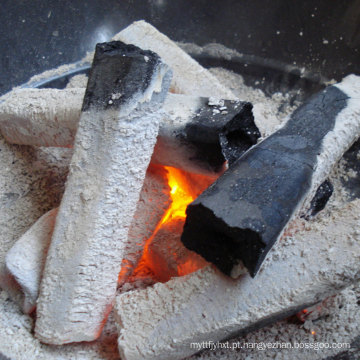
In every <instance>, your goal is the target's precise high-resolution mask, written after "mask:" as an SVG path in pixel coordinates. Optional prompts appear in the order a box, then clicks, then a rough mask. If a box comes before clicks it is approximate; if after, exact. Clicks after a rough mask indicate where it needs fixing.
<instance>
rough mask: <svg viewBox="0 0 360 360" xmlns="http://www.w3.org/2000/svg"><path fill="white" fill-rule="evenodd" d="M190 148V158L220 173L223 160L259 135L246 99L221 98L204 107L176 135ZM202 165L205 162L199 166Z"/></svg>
mask: <svg viewBox="0 0 360 360" xmlns="http://www.w3.org/2000/svg"><path fill="white" fill-rule="evenodd" d="M175 136H176V137H177V138H178V139H179V141H180V143H181V145H180V146H187V147H189V148H190V149H191V150H192V151H191V155H190V159H189V160H190V161H192V162H195V163H199V164H206V166H208V167H209V170H211V171H213V172H215V173H216V172H219V171H220V169H222V167H223V165H224V162H225V160H228V161H231V162H234V161H235V160H236V159H238V158H239V157H240V156H242V155H243V154H244V153H245V151H247V150H248V149H249V148H250V147H251V146H253V145H254V144H256V142H257V139H258V138H259V137H260V136H261V134H260V132H259V129H258V128H257V126H256V125H255V122H254V116H253V114H252V105H251V103H249V102H235V101H230V100H222V101H221V103H220V105H208V104H204V106H203V107H202V108H201V109H200V110H199V111H198V113H197V114H196V116H195V117H194V118H193V120H192V121H191V122H189V123H188V124H186V126H185V128H183V129H179V131H178V132H177V133H176V135H175ZM202 166H204V165H202Z"/></svg>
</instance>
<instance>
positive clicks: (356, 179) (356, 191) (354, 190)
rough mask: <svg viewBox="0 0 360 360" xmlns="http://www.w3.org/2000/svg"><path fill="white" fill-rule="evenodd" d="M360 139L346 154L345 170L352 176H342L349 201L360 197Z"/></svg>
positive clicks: (344, 158)
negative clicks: (359, 155)
mask: <svg viewBox="0 0 360 360" xmlns="http://www.w3.org/2000/svg"><path fill="white" fill-rule="evenodd" d="M359 153H360V139H358V140H357V141H356V142H355V143H354V144H353V145H352V146H351V148H350V149H349V150H348V151H347V152H346V153H345V154H344V156H343V160H345V161H344V162H343V166H344V170H345V171H346V172H347V173H349V174H352V176H346V177H345V176H343V177H341V178H340V179H341V183H342V186H343V187H344V188H345V189H346V190H347V193H348V196H349V201H352V200H355V199H360V161H359V157H358V154H359Z"/></svg>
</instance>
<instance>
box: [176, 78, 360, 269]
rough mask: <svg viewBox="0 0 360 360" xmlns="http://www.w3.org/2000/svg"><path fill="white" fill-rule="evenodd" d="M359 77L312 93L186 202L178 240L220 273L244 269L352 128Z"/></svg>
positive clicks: (299, 207) (313, 185) (295, 209)
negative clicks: (201, 190)
mask: <svg viewBox="0 0 360 360" xmlns="http://www.w3.org/2000/svg"><path fill="white" fill-rule="evenodd" d="M359 95H360V77H359V76H355V75H349V76H347V77H346V78H344V80H343V81H342V82H341V83H339V84H337V85H334V86H330V87H328V88H326V89H324V90H323V91H321V92H320V93H318V94H316V95H314V96H312V97H311V98H310V99H308V100H307V101H306V102H305V103H304V104H303V105H301V106H300V107H299V108H298V109H297V110H296V111H294V113H292V114H291V116H290V117H289V118H288V120H287V121H286V122H285V123H284V124H283V125H282V126H281V128H280V129H278V130H277V131H276V132H274V133H273V134H272V135H270V136H269V137H267V138H266V139H265V140H263V141H262V142H260V143H258V144H257V145H255V146H253V147H252V148H251V149H250V150H249V151H247V152H246V153H245V154H244V155H243V156H242V157H241V158H240V159H238V160H237V161H236V162H234V164H233V165H231V166H230V168H229V169H228V170H227V171H226V172H225V173H224V174H223V175H222V176H221V177H220V178H219V179H218V180H217V181H216V182H215V183H214V184H212V185H211V186H210V187H209V188H208V189H207V190H205V191H204V192H203V193H202V194H201V195H200V196H199V197H198V198H197V199H196V200H195V201H194V202H193V203H191V204H190V205H189V206H188V208H187V219H186V223H185V226H184V232H183V235H182V238H181V240H182V242H183V243H184V245H185V246H186V247H187V248H188V249H189V250H192V251H195V252H197V253H198V254H199V255H201V256H202V257H203V258H204V259H206V260H207V261H209V262H211V263H213V264H215V265H216V266H217V267H218V268H219V269H220V270H221V271H222V272H223V273H224V274H226V275H229V276H236V269H237V267H238V266H245V267H246V268H247V269H248V270H249V272H250V274H251V275H252V276H255V275H256V274H257V272H258V271H259V269H260V267H261V265H262V264H263V261H264V260H265V258H266V255H267V253H268V252H269V250H270V249H271V248H272V246H273V245H274V244H275V243H276V241H277V240H278V239H279V238H280V237H281V235H282V233H283V231H284V230H285V228H286V226H287V224H288V223H289V221H290V220H291V219H292V218H293V217H294V216H296V215H297V214H299V213H304V214H306V213H307V212H308V209H309V206H310V202H311V200H312V199H313V197H314V195H315V193H316V191H317V189H318V188H319V186H320V184H322V183H323V182H324V181H325V180H326V178H327V177H328V176H329V174H330V171H331V169H332V168H333V166H334V165H335V164H336V163H337V162H338V161H339V160H340V158H341V157H342V156H343V154H344V153H345V152H346V151H347V150H348V149H349V147H350V146H351V145H352V144H353V143H354V141H356V140H357V139H358V138H359V135H360V102H359V100H358V98H359Z"/></svg>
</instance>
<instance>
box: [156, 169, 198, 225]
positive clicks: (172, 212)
mask: <svg viewBox="0 0 360 360" xmlns="http://www.w3.org/2000/svg"><path fill="white" fill-rule="evenodd" d="M165 169H166V170H167V171H168V174H167V178H168V181H169V186H170V189H171V191H170V197H171V200H172V202H171V205H170V207H169V208H168V210H167V212H166V213H165V215H164V217H163V218H162V220H161V222H160V225H162V224H163V223H164V222H166V221H168V220H169V219H171V218H172V217H181V218H186V207H187V206H188V205H189V204H190V203H191V202H193V201H194V200H195V198H194V197H193V196H192V195H191V194H190V193H189V192H188V189H187V188H188V184H187V183H186V180H185V179H184V175H183V174H182V173H183V172H182V171H181V170H178V169H175V168H172V167H170V166H166V167H165Z"/></svg>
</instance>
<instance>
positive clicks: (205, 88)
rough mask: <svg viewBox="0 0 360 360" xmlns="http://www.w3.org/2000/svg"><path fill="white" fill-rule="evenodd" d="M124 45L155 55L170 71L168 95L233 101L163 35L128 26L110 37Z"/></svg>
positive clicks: (141, 26) (149, 27)
mask: <svg viewBox="0 0 360 360" xmlns="http://www.w3.org/2000/svg"><path fill="white" fill-rule="evenodd" d="M113 40H120V41H123V42H124V43H126V44H134V45H136V46H138V47H140V48H141V49H144V50H151V51H154V52H156V53H157V54H158V55H159V56H160V57H161V58H162V59H163V60H164V61H165V62H166V63H167V64H168V65H169V66H170V67H171V69H172V71H173V79H172V83H171V87H170V91H171V92H172V93H175V94H185V95H192V96H205V97H210V96H215V97H217V98H222V99H229V100H233V99H235V98H236V97H235V95H234V94H233V93H232V92H231V91H230V90H228V89H226V88H225V87H224V86H223V85H221V84H220V82H219V81H218V80H217V79H216V77H215V76H214V75H212V74H211V73H210V72H209V71H208V70H207V69H205V68H203V67H202V66H201V65H200V64H199V63H198V62H197V61H195V60H194V59H193V58H192V57H191V56H189V55H188V54H187V53H186V52H185V51H183V50H182V49H180V48H179V47H178V46H177V45H176V44H175V43H174V42H173V41H171V40H170V39H169V38H168V37H167V36H166V35H164V34H162V33H161V32H159V31H158V30H157V29H156V28H155V27H153V26H152V25H150V24H148V23H147V22H145V21H143V20H141V21H136V22H134V23H132V24H131V25H130V26H128V27H127V28H125V29H124V30H122V31H121V32H120V33H118V34H117V35H115V36H114V37H113Z"/></svg>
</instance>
